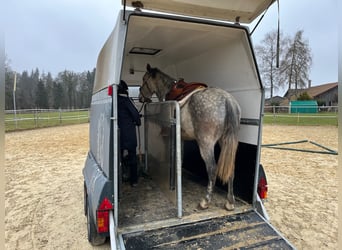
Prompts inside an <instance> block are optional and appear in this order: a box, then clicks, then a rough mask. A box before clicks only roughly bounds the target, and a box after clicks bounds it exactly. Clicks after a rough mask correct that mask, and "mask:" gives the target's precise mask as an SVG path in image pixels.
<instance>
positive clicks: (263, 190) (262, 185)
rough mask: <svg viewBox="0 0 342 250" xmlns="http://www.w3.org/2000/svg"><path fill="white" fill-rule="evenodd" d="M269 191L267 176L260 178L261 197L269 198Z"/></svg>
mask: <svg viewBox="0 0 342 250" xmlns="http://www.w3.org/2000/svg"><path fill="white" fill-rule="evenodd" d="M267 191H268V188H267V181H266V178H264V177H261V178H260V179H259V183H258V194H259V197H260V198H261V199H266V198H267Z"/></svg>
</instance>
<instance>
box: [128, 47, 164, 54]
mask: <svg viewBox="0 0 342 250" xmlns="http://www.w3.org/2000/svg"><path fill="white" fill-rule="evenodd" d="M160 51H161V49H153V48H143V47H133V48H132V49H131V50H130V52H129V53H130V54H141V55H151V56H153V55H156V54H157V53H159V52H160Z"/></svg>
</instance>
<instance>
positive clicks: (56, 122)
mask: <svg viewBox="0 0 342 250" xmlns="http://www.w3.org/2000/svg"><path fill="white" fill-rule="evenodd" d="M20 112H21V111H18V112H17V115H16V117H17V122H15V120H14V117H15V116H14V114H6V115H5V131H6V132H9V131H14V130H26V129H34V128H44V127H53V126H61V125H70V124H79V123H86V122H88V121H89V118H88V111H87V110H81V111H61V112H58V111H48V112H25V113H20Z"/></svg>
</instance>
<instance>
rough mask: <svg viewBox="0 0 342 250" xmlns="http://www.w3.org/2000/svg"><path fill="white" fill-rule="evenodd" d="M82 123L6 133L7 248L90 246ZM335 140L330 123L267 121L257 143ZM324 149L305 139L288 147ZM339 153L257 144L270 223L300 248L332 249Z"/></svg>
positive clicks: (335, 142) (82, 248)
mask: <svg viewBox="0 0 342 250" xmlns="http://www.w3.org/2000/svg"><path fill="white" fill-rule="evenodd" d="M88 128H89V126H88V124H81V125H74V126H66V127H56V128H47V129H38V130H32V131H23V132H14V133H7V134H6V137H5V178H6V191H5V216H6V218H5V223H6V224H5V240H6V249H30V250H31V249H80V250H86V249H110V246H109V244H108V243H107V244H106V245H104V246H101V247H96V248H93V247H91V246H90V244H89V243H88V241H87V229H86V217H85V216H84V214H83V176H82V169H83V166H84V162H85V158H86V155H87V151H88ZM298 140H310V141H314V142H316V143H319V144H321V145H324V146H326V147H328V148H330V149H333V150H337V148H338V131H337V128H336V127H297V126H271V125H269V126H265V127H264V130H263V144H269V143H280V142H289V141H298ZM289 146H290V147H292V148H294V147H296V148H305V149H311V150H312V149H313V150H321V151H322V150H323V149H322V148H319V147H317V146H314V145H312V144H310V143H302V144H298V145H288V146H287V147H289ZM337 158H338V157H337V156H336V155H328V154H317V153H303V152H298V151H285V150H277V149H270V148H263V149H262V154H261V163H262V164H263V165H264V168H265V170H266V174H267V178H268V182H269V194H268V200H267V202H266V203H265V206H266V209H267V211H268V213H269V216H270V218H271V220H270V221H271V223H272V224H273V225H274V226H275V227H276V228H277V229H278V230H279V231H280V232H281V233H282V234H283V235H284V236H285V237H286V238H287V239H288V240H289V241H290V242H291V243H292V244H293V245H294V246H295V247H296V248H298V249H337V165H338V164H337Z"/></svg>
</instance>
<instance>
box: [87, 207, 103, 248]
mask: <svg viewBox="0 0 342 250" xmlns="http://www.w3.org/2000/svg"><path fill="white" fill-rule="evenodd" d="M86 206H87V230H88V241H89V242H90V243H91V244H92V245H93V246H99V245H102V244H103V243H105V241H106V237H103V236H101V235H99V234H98V233H97V231H96V227H95V224H94V220H93V219H92V217H91V213H90V208H89V204H88V202H87V205H86Z"/></svg>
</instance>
